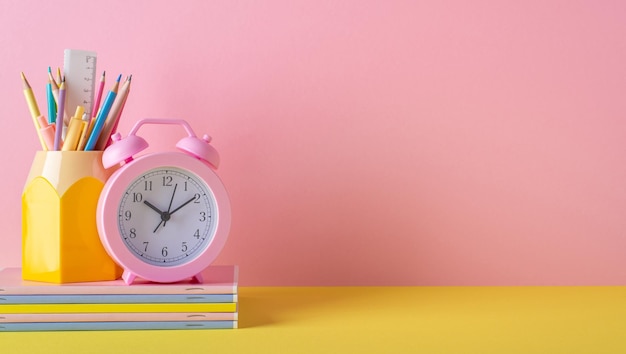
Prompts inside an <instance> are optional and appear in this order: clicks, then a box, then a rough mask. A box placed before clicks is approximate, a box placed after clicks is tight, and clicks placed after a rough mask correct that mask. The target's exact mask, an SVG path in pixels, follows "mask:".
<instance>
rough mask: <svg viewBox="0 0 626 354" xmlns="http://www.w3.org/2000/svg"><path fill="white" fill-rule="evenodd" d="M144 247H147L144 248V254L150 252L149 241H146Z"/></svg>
mask: <svg viewBox="0 0 626 354" xmlns="http://www.w3.org/2000/svg"><path fill="white" fill-rule="evenodd" d="M143 245H144V246H146V247H144V248H143V251H144V252H148V241H145V242H144V243H143Z"/></svg>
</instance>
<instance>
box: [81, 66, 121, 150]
mask: <svg viewBox="0 0 626 354" xmlns="http://www.w3.org/2000/svg"><path fill="white" fill-rule="evenodd" d="M121 79H122V75H121V74H120V76H118V77H117V80H115V83H114V84H113V87H111V90H109V93H108V94H107V96H106V98H105V99H104V103H103V104H102V108H101V109H100V111H99V112H98V116H97V117H96V121H95V122H94V123H93V129H91V134H90V135H89V139H87V143H86V144H85V151H90V150H94V149H95V148H96V143H97V142H98V138H99V137H100V132H101V131H102V128H103V127H104V122H105V121H106V118H107V116H108V115H109V111H110V110H111V106H112V105H113V101H114V100H115V97H116V96H117V90H118V88H119V85H120V80H121Z"/></svg>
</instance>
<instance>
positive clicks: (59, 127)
mask: <svg viewBox="0 0 626 354" xmlns="http://www.w3.org/2000/svg"><path fill="white" fill-rule="evenodd" d="M57 107H58V111H57V115H58V118H57V120H56V122H55V124H56V128H55V129H56V131H55V132H54V150H61V143H62V141H61V140H62V133H63V118H62V117H63V116H62V114H63V111H64V110H65V80H61V86H59V104H58V106H57Z"/></svg>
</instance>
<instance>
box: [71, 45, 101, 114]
mask: <svg viewBox="0 0 626 354" xmlns="http://www.w3.org/2000/svg"><path fill="white" fill-rule="evenodd" d="M63 54H64V57H63V75H65V85H66V87H67V88H66V90H67V91H66V93H65V95H66V98H65V100H66V101H65V108H66V109H65V111H66V112H67V114H68V115H69V116H70V117H71V116H73V115H74V111H75V110H76V106H78V105H80V106H83V107H84V108H85V112H87V113H89V115H91V110H92V107H93V104H94V90H95V87H96V59H97V55H96V52H90V51H87V50H76V49H66V50H65V51H64V53H63Z"/></svg>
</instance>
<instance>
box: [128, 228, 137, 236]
mask: <svg viewBox="0 0 626 354" xmlns="http://www.w3.org/2000/svg"><path fill="white" fill-rule="evenodd" d="M129 231H130V233H129V234H128V237H130V238H135V237H137V229H135V228H134V227H131V228H130V230H129Z"/></svg>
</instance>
